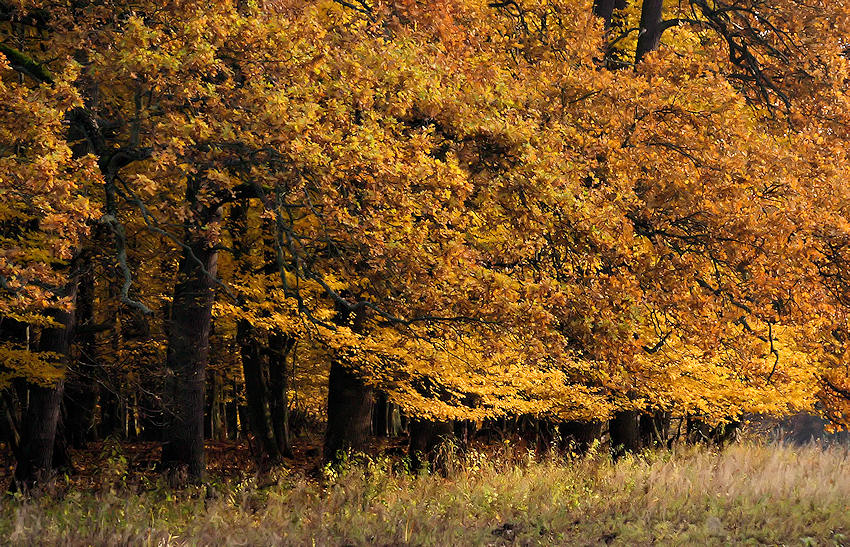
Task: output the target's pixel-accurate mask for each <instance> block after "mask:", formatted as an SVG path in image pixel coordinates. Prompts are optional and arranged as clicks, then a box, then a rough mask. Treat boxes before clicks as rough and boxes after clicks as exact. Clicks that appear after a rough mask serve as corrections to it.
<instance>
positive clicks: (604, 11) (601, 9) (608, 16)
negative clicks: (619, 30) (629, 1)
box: [593, 0, 626, 32]
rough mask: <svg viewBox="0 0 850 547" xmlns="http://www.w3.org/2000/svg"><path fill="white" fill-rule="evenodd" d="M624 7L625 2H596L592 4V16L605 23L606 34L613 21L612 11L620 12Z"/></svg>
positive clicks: (602, 0) (601, 0) (597, 0)
mask: <svg viewBox="0 0 850 547" xmlns="http://www.w3.org/2000/svg"><path fill="white" fill-rule="evenodd" d="M625 7H626V2H625V0H596V1H595V2H594V3H593V15H595V16H597V17H599V18H601V19H602V20H603V21H604V22H605V31H606V32H607V31H609V30H611V26H612V23H613V21H614V10H615V9H616V10H621V9H623V8H625Z"/></svg>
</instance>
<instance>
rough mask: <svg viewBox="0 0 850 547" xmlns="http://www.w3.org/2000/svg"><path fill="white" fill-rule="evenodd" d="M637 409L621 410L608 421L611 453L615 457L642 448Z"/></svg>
mask: <svg viewBox="0 0 850 547" xmlns="http://www.w3.org/2000/svg"><path fill="white" fill-rule="evenodd" d="M638 416H639V414H638V411H637V410H621V411H619V412H615V413H614V417H613V418H611V420H610V421H609V422H608V434H609V435H610V436H611V453H612V454H613V455H614V457H615V458H619V457H620V456H622V455H624V454H626V453H627V452H636V451H637V450H640V431H639V425H638Z"/></svg>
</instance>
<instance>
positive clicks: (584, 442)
mask: <svg viewBox="0 0 850 547" xmlns="http://www.w3.org/2000/svg"><path fill="white" fill-rule="evenodd" d="M603 429H604V424H603V423H602V422H597V421H593V422H565V423H563V424H561V427H560V433H561V439H562V441H563V442H564V444H565V446H566V447H567V448H570V449H572V450H575V451H576V452H577V453H579V454H585V453H587V451H588V450H590V447H591V446H593V443H594V442H597V441H599V440H600V439H601V438H602V432H603Z"/></svg>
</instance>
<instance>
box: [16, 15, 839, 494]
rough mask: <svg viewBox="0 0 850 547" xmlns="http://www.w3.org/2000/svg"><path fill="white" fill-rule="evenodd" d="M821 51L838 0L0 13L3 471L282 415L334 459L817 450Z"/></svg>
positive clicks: (826, 327) (835, 257)
mask: <svg viewBox="0 0 850 547" xmlns="http://www.w3.org/2000/svg"><path fill="white" fill-rule="evenodd" d="M848 47H850V5H847V2H845V1H844V0H839V1H832V2H826V1H823V0H807V1H806V2H802V1H800V0H771V1H768V0H689V1H682V2H663V3H662V2H661V0H643V1H642V2H638V1H637V0H597V1H596V2H595V3H594V2H592V1H590V0H586V1H583V0H508V1H505V2H501V1H479V0H473V1H460V0H443V1H439V2H425V1H416V0H388V1H371V0H351V1H342V0H317V1H313V0H280V1H267V2H263V1H261V0H256V1H248V0H245V1H234V2H200V1H193V0H165V1H158V2H148V1H146V0H140V1H134V2H108V1H105V2H80V1H76V0H64V1H62V0H57V1H50V0H17V1H9V2H5V1H4V2H0V241H2V248H0V403H2V404H0V410H2V414H3V419H2V420H0V421H2V422H3V423H2V424H1V425H0V439H6V440H7V442H8V443H9V446H11V447H12V449H13V452H14V454H15V457H16V460H17V472H16V473H17V475H16V476H17V477H18V479H19V481H21V482H22V483H24V484H25V483H28V482H32V481H33V480H37V479H38V477H39V476H40V474H41V473H44V472H46V471H49V470H50V469H52V468H54V467H56V466H58V465H59V464H60V463H61V459H62V454H63V453H64V452H65V450H64V448H62V447H63V446H64V445H65V444H68V443H70V444H72V445H73V444H76V443H84V442H85V441H86V440H88V439H90V438H92V437H94V436H106V435H112V434H120V435H129V436H142V437H146V438H150V439H156V440H160V439H161V440H162V443H163V453H162V459H163V464H164V465H165V466H166V467H175V466H186V467H187V469H188V473H189V476H191V477H195V478H198V477H200V476H202V474H203V471H204V458H203V441H204V438H205V436H207V437H218V436H222V435H225V436H226V435H228V434H229V432H230V430H231V429H234V428H236V429H238V428H239V427H241V425H244V424H247V426H246V427H249V430H250V434H251V436H252V438H253V439H254V440H255V442H256V443H257V446H258V447H260V448H261V451H262V452H263V453H264V454H266V455H267V456H269V457H272V458H279V457H283V456H286V455H287V454H288V452H289V450H290V448H289V428H290V426H291V425H292V424H293V422H294V420H295V418H296V417H298V418H299V419H301V420H308V419H313V420H318V421H322V422H327V434H326V437H325V457H326V458H327V459H329V460H332V459H334V458H335V457H336V454H338V452H337V451H338V450H341V449H347V448H354V449H357V448H359V447H360V446H362V445H363V443H364V442H365V439H366V437H367V436H368V435H370V434H371V433H370V432H374V430H375V427H376V425H375V424H376V423H379V424H380V423H383V425H381V426H380V427H383V428H385V429H386V428H387V427H388V426H387V423H386V422H387V421H390V422H391V421H392V420H393V417H396V418H398V417H403V418H404V420H405V421H407V420H408V419H409V420H410V424H411V425H410V431H411V436H413V431H414V430H415V429H416V428H421V427H430V428H431V430H439V428H440V427H441V424H450V423H452V422H454V423H477V424H480V423H482V422H483V421H485V420H492V419H498V418H504V417H514V418H516V417H528V418H531V419H533V420H538V421H540V422H546V423H549V424H567V423H569V424H573V425H575V424H590V423H598V422H603V421H606V420H609V419H611V418H613V419H614V421H615V422H617V421H618V420H619V422H617V423H618V424H619V425H618V426H617V427H620V426H622V425H623V423H624V420H626V421H627V420H628V419H630V418H629V417H630V416H631V417H634V423H635V424H637V423H638V420H640V421H641V423H655V424H656V425H657V424H658V423H663V422H664V420H665V419H666V420H669V418H670V417H671V416H679V417H691V418H693V419H695V420H699V421H700V422H701V423H704V424H710V425H711V426H714V425H715V424H720V423H728V422H733V421H736V420H738V419H740V418H741V416H743V415H745V414H750V413H760V414H769V415H784V414H788V413H792V412H796V411H800V410H808V411H816V412H820V413H823V414H824V415H825V416H827V417H828V418H829V419H831V420H832V422H833V424H834V425H835V426H836V427H840V426H843V425H844V424H846V423H847V422H848V420H850V378H848V358H850V356H848V353H847V351H848V344H849V343H850V323H848V316H847V313H848V311H850V285H848V282H850V222H848V213H850V209H849V208H850V185H848V184H847V181H848V180H850V161H848V158H847V155H848V154H850V129H848V128H850V51H848ZM638 417H640V418H638ZM382 420H383V422H382ZM231 422H232V423H231ZM205 430H206V431H205ZM614 435H615V428H614V426H613V425H612V429H611V436H612V443H613V438H614ZM411 442H413V441H411Z"/></svg>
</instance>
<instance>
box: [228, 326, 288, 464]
mask: <svg viewBox="0 0 850 547" xmlns="http://www.w3.org/2000/svg"><path fill="white" fill-rule="evenodd" d="M236 339H237V340H238V341H239V347H240V351H241V354H242V376H243V377H244V378H245V399H246V402H247V404H248V417H249V422H250V424H249V425H250V426H251V432H252V433H253V434H254V438H255V439H256V441H257V443H259V445H260V449H261V450H262V451H263V454H264V455H265V456H266V457H268V458H271V459H272V460H276V459H277V458H278V456H279V454H278V450H277V444H276V443H275V442H274V438H273V436H272V435H273V433H272V429H271V424H270V423H269V421H270V420H269V410H268V407H267V401H268V388H267V387H266V379H265V370H264V369H265V366H264V362H263V354H262V348H261V347H260V340H259V338H258V333H257V330H256V329H255V328H254V326H253V325H251V323H249V322H248V321H246V320H244V319H241V320H239V324H238V325H237V327H236Z"/></svg>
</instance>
